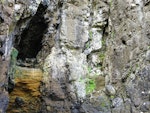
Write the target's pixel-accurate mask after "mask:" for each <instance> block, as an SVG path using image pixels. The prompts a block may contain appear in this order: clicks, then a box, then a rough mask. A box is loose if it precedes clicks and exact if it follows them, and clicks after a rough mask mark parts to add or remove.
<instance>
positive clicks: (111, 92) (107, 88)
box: [105, 85, 116, 95]
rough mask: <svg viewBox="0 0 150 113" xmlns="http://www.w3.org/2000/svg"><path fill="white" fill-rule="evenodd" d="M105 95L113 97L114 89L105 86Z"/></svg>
mask: <svg viewBox="0 0 150 113" xmlns="http://www.w3.org/2000/svg"><path fill="white" fill-rule="evenodd" d="M105 88H106V93H107V94H108V95H115V94H116V90H115V89H114V87H113V86H112V85H106V87H105Z"/></svg>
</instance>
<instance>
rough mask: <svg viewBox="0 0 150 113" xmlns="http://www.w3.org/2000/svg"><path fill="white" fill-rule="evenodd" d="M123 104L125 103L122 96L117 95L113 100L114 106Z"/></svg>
mask: <svg viewBox="0 0 150 113" xmlns="http://www.w3.org/2000/svg"><path fill="white" fill-rule="evenodd" d="M121 105H123V99H122V98H119V97H117V98H114V99H113V100H112V107H119V106H121Z"/></svg>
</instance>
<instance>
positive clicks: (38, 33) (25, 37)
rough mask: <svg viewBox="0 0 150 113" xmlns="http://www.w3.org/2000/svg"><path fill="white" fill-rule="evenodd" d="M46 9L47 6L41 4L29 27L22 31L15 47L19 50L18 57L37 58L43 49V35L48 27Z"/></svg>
mask: <svg viewBox="0 0 150 113" xmlns="http://www.w3.org/2000/svg"><path fill="white" fill-rule="evenodd" d="M46 9H47V6H44V5H42V4H40V5H39V8H38V10H37V13H36V14H35V16H34V17H33V18H32V19H31V21H30V23H29V26H28V28H26V29H25V30H24V31H23V32H22V34H21V36H20V38H18V39H16V40H15V47H16V48H17V50H18V51H19V55H18V59H21V60H24V59H25V58H35V57H36V55H37V54H38V52H39V51H40V50H41V48H42V37H43V34H44V33H45V31H46V30H47V27H48V25H47V23H46V22H45V19H44V14H45V11H46Z"/></svg>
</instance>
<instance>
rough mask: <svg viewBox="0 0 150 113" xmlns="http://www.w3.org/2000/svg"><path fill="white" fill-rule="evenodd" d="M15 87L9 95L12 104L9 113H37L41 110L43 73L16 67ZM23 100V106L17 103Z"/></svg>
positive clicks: (38, 70)
mask: <svg viewBox="0 0 150 113" xmlns="http://www.w3.org/2000/svg"><path fill="white" fill-rule="evenodd" d="M14 76H15V87H14V90H13V91H12V92H11V93H10V94H9V96H10V97H9V98H10V102H9V107H8V109H7V113H37V112H38V111H39V110H40V106H41V100H40V96H41V93H40V91H39V88H40V85H41V81H42V71H41V70H40V69H35V68H26V67H16V72H15V74H14ZM16 97H19V98H21V100H22V103H21V105H17V103H16V102H15V100H16Z"/></svg>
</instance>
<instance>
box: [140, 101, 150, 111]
mask: <svg viewBox="0 0 150 113" xmlns="http://www.w3.org/2000/svg"><path fill="white" fill-rule="evenodd" d="M140 110H141V111H142V112H148V111H149V110H150V102H144V103H143V104H142V105H141V107H140Z"/></svg>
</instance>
